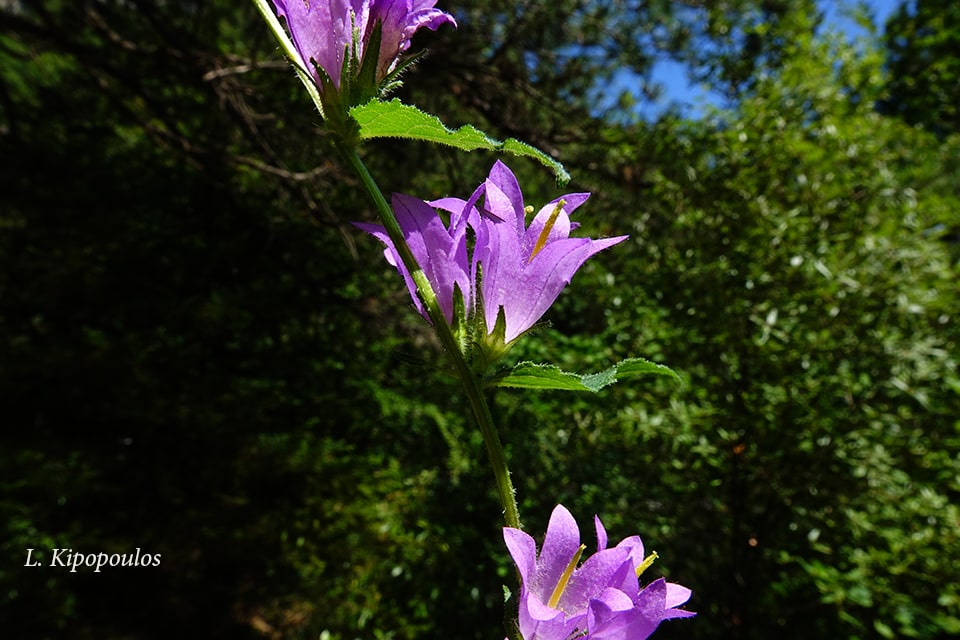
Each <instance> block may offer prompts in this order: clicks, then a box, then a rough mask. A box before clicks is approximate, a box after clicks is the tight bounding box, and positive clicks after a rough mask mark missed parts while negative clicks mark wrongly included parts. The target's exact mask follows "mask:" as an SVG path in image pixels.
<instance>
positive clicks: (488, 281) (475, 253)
mask: <svg viewBox="0 0 960 640" xmlns="http://www.w3.org/2000/svg"><path fill="white" fill-rule="evenodd" d="M589 196H590V194H589V193H571V194H567V195H565V196H561V197H560V198H557V199H555V200H553V201H551V202H549V203H547V204H546V205H545V206H544V207H542V208H541V209H540V210H539V212H537V213H536V214H535V215H534V216H533V218H532V220H531V221H530V223H529V224H527V222H526V214H527V213H528V212H530V213H532V210H531V208H527V207H525V206H524V202H523V194H522V192H521V191H520V185H519V184H518V182H517V179H516V177H515V176H514V175H513V173H512V172H511V171H510V169H509V168H508V167H507V166H506V165H505V164H503V163H502V162H500V161H499V160H498V161H497V162H496V163H495V164H494V165H493V168H492V169H491V170H490V174H489V175H488V177H487V179H486V180H485V181H484V182H483V184H481V185H480V186H479V187H478V188H477V189H476V190H475V191H474V193H473V194H472V195H471V196H470V198H468V199H466V200H464V199H461V198H452V197H450V198H442V199H440V200H434V201H431V202H424V201H422V200H419V199H417V198H413V197H411V196H406V195H401V194H395V195H394V196H393V200H392V204H393V209H394V212H395V213H396V216H397V221H398V222H399V224H400V228H401V230H402V231H403V235H404V239H405V240H406V242H407V244H408V245H409V246H410V250H411V252H412V253H413V255H414V257H415V258H416V260H417V263H418V264H419V265H420V267H421V268H422V269H423V271H424V274H425V275H426V277H427V279H428V280H429V282H430V284H431V286H432V288H433V290H434V293H435V294H436V295H437V298H438V302H439V305H440V308H441V310H442V311H443V315H444V317H445V319H446V321H447V322H448V323H449V324H450V325H451V326H454V327H461V328H462V327H468V326H473V325H474V324H475V325H476V326H479V327H480V329H479V330H476V331H474V332H473V335H472V336H471V337H472V339H473V340H475V341H477V342H478V343H479V344H481V346H482V347H483V348H484V349H485V350H486V351H487V354H488V355H493V356H497V355H499V354H502V352H503V351H505V350H506V349H507V348H508V347H509V346H510V345H511V344H512V343H513V342H514V341H515V340H516V339H517V338H518V337H519V336H520V335H522V334H523V333H524V332H526V331H527V330H528V329H530V328H531V327H532V326H534V325H535V324H536V323H537V321H538V320H539V319H540V318H541V317H542V316H543V314H544V313H546V311H547V309H549V308H550V306H551V305H552V304H553V303H554V301H556V299H557V297H558V296H559V295H560V292H561V291H562V290H563V288H564V287H565V286H566V285H567V284H568V283H569V282H570V280H571V279H572V278H573V275H574V273H576V271H577V270H578V269H579V268H580V267H581V266H583V264H584V262H586V261H587V260H588V259H589V258H590V257H591V256H593V255H594V254H596V253H597V252H599V251H602V250H603V249H606V248H607V247H610V246H613V245H615V244H617V243H619V242H622V241H623V240H625V239H626V238H627V236H617V237H613V238H603V239H599V240H593V239H590V238H575V237H570V232H571V231H572V230H574V229H576V227H577V225H576V223H573V222H571V220H570V214H571V213H572V212H573V211H574V210H575V209H577V208H578V207H579V206H580V205H581V204H583V203H584V202H585V201H586V200H587V198H588V197H589ZM438 210H439V211H442V212H445V214H446V216H447V217H448V222H446V223H445V222H444V220H443V218H441V216H440V215H439V213H438ZM357 226H358V227H359V228H361V229H363V230H365V231H367V232H369V233H371V234H373V235H374V236H376V237H377V238H378V239H380V240H381V241H382V242H383V243H384V244H385V245H386V247H387V248H386V251H385V255H386V258H387V260H388V261H389V262H390V264H392V265H393V266H395V267H396V268H397V270H398V271H399V272H400V273H401V275H402V276H403V278H404V280H405V281H406V284H407V288H408V289H409V291H410V295H411V296H412V298H413V300H414V304H415V305H416V306H417V308H418V310H419V311H420V313H421V314H423V315H424V317H427V312H426V310H425V309H424V307H423V304H422V302H421V300H420V299H419V297H418V296H417V288H416V284H415V283H414V280H413V277H412V275H411V274H410V272H409V271H408V269H407V268H406V266H404V264H403V262H402V260H401V259H400V256H399V254H398V253H397V250H396V248H395V247H394V245H393V242H392V241H391V240H390V238H389V237H388V235H387V232H386V230H385V229H384V228H383V227H382V226H380V225H373V224H361V223H358V224H357ZM471 246H472V251H471V250H470V249H471ZM428 319H429V318H428Z"/></svg>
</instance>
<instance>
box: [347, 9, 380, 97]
mask: <svg viewBox="0 0 960 640" xmlns="http://www.w3.org/2000/svg"><path fill="white" fill-rule="evenodd" d="M382 34H383V23H381V22H380V21H379V20H378V21H377V22H376V24H374V25H373V31H371V32H370V40H369V41H368V42H367V48H366V51H364V55H363V60H361V61H360V63H359V68H358V69H355V71H356V78H355V79H354V80H353V85H352V88H351V93H350V104H351V105H356V104H363V103H365V102H369V101H370V100H372V99H373V98H376V97H377V96H378V95H379V94H380V90H379V88H378V87H377V65H379V64H380V40H381V37H382ZM351 58H353V59H354V62H353V64H352V65H351V66H357V63H356V62H355V61H356V52H354V55H353V56H351Z"/></svg>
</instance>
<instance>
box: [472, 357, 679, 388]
mask: <svg viewBox="0 0 960 640" xmlns="http://www.w3.org/2000/svg"><path fill="white" fill-rule="evenodd" d="M648 374H651V375H665V376H671V377H673V378H676V379H677V380H678V381H680V376H678V375H677V373H676V372H675V371H674V370H673V369H671V368H670V367H667V366H665V365H662V364H657V363H655V362H650V361H649V360H644V359H643V358H628V359H626V360H622V361H621V362H619V363H617V364H615V365H613V366H612V367H610V368H609V369H606V370H605V371H601V372H599V373H588V374H579V373H571V372H569V371H563V370H561V369H560V367H557V366H554V365H552V364H536V363H533V362H521V363H519V364H518V365H516V366H515V367H513V368H512V369H509V370H507V371H504V372H501V373H499V374H497V375H496V376H494V377H493V378H491V379H490V380H489V381H488V384H490V385H491V386H495V387H515V388H524V389H558V390H560V391H592V392H593V393H596V392H597V391H600V389H603V388H604V387H606V386H608V385H611V384H613V383H614V382H617V381H619V380H623V379H625V378H636V377H639V376H643V375H648Z"/></svg>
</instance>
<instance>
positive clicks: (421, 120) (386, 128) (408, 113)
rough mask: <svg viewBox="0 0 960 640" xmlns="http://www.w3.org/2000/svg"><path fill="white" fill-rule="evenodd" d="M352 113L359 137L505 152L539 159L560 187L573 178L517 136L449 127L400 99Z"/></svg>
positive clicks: (369, 104) (470, 127)
mask: <svg viewBox="0 0 960 640" xmlns="http://www.w3.org/2000/svg"><path fill="white" fill-rule="evenodd" d="M350 115H351V116H352V117H353V119H354V120H356V121H357V123H358V124H359V125H360V140H372V139H374V138H404V139H407V140H420V141H422V142H433V143H436V144H443V145H447V146H451V147H455V148H457V149H460V150H461V151H475V150H477V149H482V150H486V151H504V152H507V153H512V154H513V155H516V156H524V157H527V158H533V159H534V160H537V161H539V162H540V163H541V164H543V165H544V166H546V167H548V168H550V169H551V170H552V171H553V172H554V174H555V175H556V176H557V184H558V185H560V186H563V185H565V184H566V183H567V182H569V181H570V174H569V173H567V170H566V169H564V168H563V165H562V164H560V163H559V162H557V161H556V160H554V159H553V158H552V157H550V156H549V155H547V154H546V153H545V152H543V151H541V150H539V149H537V148H536V147H533V146H531V145H529V144H527V143H525V142H520V141H519V140H516V139H515V138H507V139H506V140H503V141H500V140H495V139H493V138H491V137H489V136H488V135H487V134H485V133H483V132H482V131H480V130H479V129H477V128H476V127H474V126H473V125H469V124H467V125H464V126H462V127H460V128H459V129H448V128H447V127H446V126H444V124H443V123H442V122H441V121H440V119H439V118H437V117H436V116H434V115H431V114H429V113H425V112H423V111H420V110H419V109H417V108H416V107H412V106H410V105H406V104H403V103H402V102H400V101H399V100H397V99H394V100H390V101H389V102H383V101H381V100H371V101H370V102H367V103H366V104H362V105H358V106H355V107H353V108H351V109H350Z"/></svg>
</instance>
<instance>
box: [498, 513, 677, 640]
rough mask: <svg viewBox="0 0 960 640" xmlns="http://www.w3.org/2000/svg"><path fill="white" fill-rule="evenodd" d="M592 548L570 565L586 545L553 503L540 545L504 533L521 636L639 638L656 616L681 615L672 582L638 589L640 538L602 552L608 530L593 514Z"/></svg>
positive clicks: (535, 639)
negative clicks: (515, 580) (516, 585)
mask: <svg viewBox="0 0 960 640" xmlns="http://www.w3.org/2000/svg"><path fill="white" fill-rule="evenodd" d="M594 524H595V527H596V531H597V552H596V553H595V554H593V555H592V556H590V557H589V558H588V559H587V560H586V561H585V562H584V563H583V564H582V565H580V566H579V567H577V563H578V562H579V560H580V556H581V554H582V553H583V551H584V549H585V545H581V544H580V530H579V528H578V527H577V523H576V521H575V520H574V519H573V516H572V515H570V512H569V511H567V509H566V508H565V507H563V505H557V507H556V508H555V509H554V510H553V514H552V515H551V516H550V523H549V524H548V525H547V533H546V536H545V538H544V540H543V547H542V548H541V549H540V553H539V555H538V554H537V546H536V542H534V540H533V538H532V537H530V536H529V535H528V534H526V533H524V532H523V531H520V530H519V529H512V528H509V527H506V528H504V530H503V538H504V541H505V542H506V544H507V549H508V550H509V551H510V555H511V556H512V557H513V561H514V562H515V563H516V565H517V569H518V570H519V572H520V578H521V586H520V603H519V611H520V618H519V624H520V633H521V635H522V636H523V638H524V640H568V639H570V638H581V637H583V638H592V639H594V640H604V639H608V640H612V639H614V638H616V639H618V640H644V638H647V637H648V636H650V634H651V633H653V631H654V630H655V629H656V628H657V626H658V625H659V624H660V622H661V621H662V620H667V619H670V618H686V617H689V616H692V615H694V613H693V612H690V611H685V610H683V609H677V608H676V607H678V606H680V605H682V604H683V603H684V602H686V601H687V599H688V598H689V597H690V590H689V589H687V588H686V587H682V586H680V585H678V584H673V583H669V582H666V581H665V580H664V579H663V578H660V579H659V580H656V581H654V582H652V583H650V584H649V585H647V586H646V587H644V588H643V589H641V588H640V585H639V580H638V575H639V574H640V573H641V572H642V571H643V570H644V569H646V567H647V566H648V565H649V564H650V563H651V562H652V561H653V558H655V557H656V556H655V554H653V555H651V557H650V558H649V559H647V560H644V557H643V543H642V542H641V541H640V538H639V536H631V537H629V538H625V539H624V540H622V541H621V542H620V543H619V544H618V545H617V546H616V547H613V548H612V549H607V532H606V530H604V528H603V525H602V524H601V522H600V519H599V518H597V517H594Z"/></svg>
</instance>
